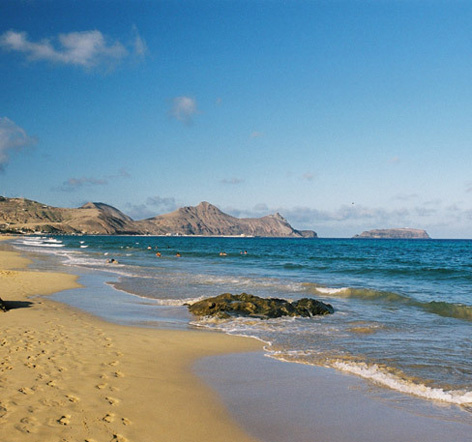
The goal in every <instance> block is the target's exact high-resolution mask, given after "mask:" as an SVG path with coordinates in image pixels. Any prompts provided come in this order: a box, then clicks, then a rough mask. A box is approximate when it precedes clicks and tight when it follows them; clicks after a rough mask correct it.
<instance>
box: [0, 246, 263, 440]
mask: <svg viewBox="0 0 472 442" xmlns="http://www.w3.org/2000/svg"><path fill="white" fill-rule="evenodd" d="M29 262H30V261H29V260H28V259H27V258H25V257H24V256H23V254H22V253H19V252H16V251H5V250H3V251H0V296H1V298H2V299H3V301H6V302H7V303H8V304H9V306H10V307H11V310H9V311H8V312H7V313H0V319H1V329H2V336H1V338H0V356H1V358H0V360H1V361H2V362H1V363H0V392H1V394H0V439H1V440H8V441H9V442H16V441H18V442H20V441H21V442H23V441H28V440H30V441H35V442H37V441H38V440H52V439H55V440H56V439H57V440H64V441H79V440H84V441H85V440H86V441H89V442H93V441H95V442H98V441H109V440H110V441H111V440H114V441H119V442H126V441H129V442H135V441H139V442H148V441H149V442H156V441H159V440H162V441H167V440H178V441H179V442H185V441H189V442H190V441H192V442H196V441H201V442H210V441H215V442H220V441H221V440H225V441H234V442H256V441H257V439H254V438H252V437H251V436H250V435H248V434H246V433H245V432H244V431H243V429H242V428H241V427H240V426H238V425H237V424H236V423H235V421H234V419H233V417H232V416H231V415H230V413H229V412H228V411H227V409H226V406H225V405H224V404H223V402H222V401H221V400H220V398H219V396H218V394H216V393H215V392H213V391H212V390H211V388H209V387H207V386H206V385H205V383H204V382H203V381H202V380H201V379H200V378H199V377H197V376H196V375H195V374H194V373H193V372H192V365H193V363H194V362H195V361H196V360H198V359H200V358H202V357H206V356H212V355H219V354H228V353H233V352H235V353H236V352H257V351H261V349H262V345H261V343H259V342H257V341H255V340H249V339H246V338H240V337H232V336H227V335H224V334H218V333H211V332H204V331H174V330H156V329H147V328H140V327H133V326H122V325H117V324H113V323H109V322H106V321H104V320H102V319H99V318H96V317H94V316H92V315H90V314H88V313H86V312H83V311H80V310H78V309H76V308H73V307H69V306H67V305H65V304H62V303H60V302H55V301H53V300H50V299H48V298H47V297H45V296H44V295H48V294H52V293H55V292H58V291H63V290H68V289H73V288H77V287H79V284H78V283H77V277H76V276H74V275H70V274H67V273H49V272H42V271H39V272H38V271H31V270H28V269H27V265H28V263H29ZM84 290H87V288H84Z"/></svg>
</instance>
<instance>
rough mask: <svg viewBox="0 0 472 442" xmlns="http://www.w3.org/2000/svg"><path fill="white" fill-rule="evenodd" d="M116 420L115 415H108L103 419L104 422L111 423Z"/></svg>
mask: <svg viewBox="0 0 472 442" xmlns="http://www.w3.org/2000/svg"><path fill="white" fill-rule="evenodd" d="M114 420H115V415H114V414H113V413H107V414H106V415H105V416H104V417H103V418H102V421H105V422H108V423H111V422H113V421H114Z"/></svg>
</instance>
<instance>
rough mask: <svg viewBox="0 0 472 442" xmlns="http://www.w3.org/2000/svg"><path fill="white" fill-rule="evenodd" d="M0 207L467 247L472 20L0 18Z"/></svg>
mask: <svg viewBox="0 0 472 442" xmlns="http://www.w3.org/2000/svg"><path fill="white" fill-rule="evenodd" d="M0 79H1V81H0V194H1V195H5V196H8V197H25V198H29V199H34V200H37V201H40V202H43V203H47V204H51V205H56V206H65V207H77V206H79V205H81V204H83V203H84V202H86V201H102V202H106V203H108V204H111V205H113V206H115V207H117V208H119V209H120V210H122V211H124V212H125V213H127V214H129V215H130V216H132V217H133V218H135V219H140V218H144V217H149V216H153V215H156V214H160V213H165V212H168V211H171V210H174V209H175V208H177V207H181V206H186V205H197V204H198V203H199V202H200V201H209V202H211V203H213V204H215V205H217V206H218V207H219V208H220V209H222V210H223V211H225V212H227V213H231V214H233V215H235V216H240V217H246V216H263V215H267V214H270V213H274V212H276V211H278V212H280V213H281V214H282V215H283V216H284V217H285V218H287V220H288V221H289V222H290V223H291V224H292V225H293V226H294V227H296V228H300V229H302V228H306V229H313V230H315V231H317V232H318V234H319V235H320V236H322V237H349V236H352V235H354V234H356V233H360V232H361V231H363V230H367V229H372V228H388V227H416V228H424V229H426V230H427V231H428V232H429V233H430V235H431V236H433V237H435V238H472V173H471V166H472V148H471V140H472V124H471V117H472V87H471V86H472V2H468V1H454V0H448V1H446V0H444V1H441V0H436V1H433V0H431V1H429V0H417V1H414V0H411V1H402V0H398V1H388V0H377V1H374V0H372V1H361V0H359V1H356V0H351V1H316V0H312V1H296V0H294V1H276V0H273V1H269V0H265V1H257V0H253V1H232V0H220V1H204V0H200V1H185V0H183V1H182V0H179V1H177V0H176V1H140V2H135V1H131V0H129V1H100V0H96V1H86V0H85V1H84V0H81V1H54V0H50V1H48V0H44V1H39V0H28V1H26V0H25V1H17V0H14V1H10V0H2V1H1V2H0Z"/></svg>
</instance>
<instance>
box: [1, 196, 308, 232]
mask: <svg viewBox="0 0 472 442" xmlns="http://www.w3.org/2000/svg"><path fill="white" fill-rule="evenodd" d="M0 232H3V233H19V234H32V233H35V234H56V235H60V234H66V235H71V234H72V235H73V234H81V235H169V236H171V235H198V236H248V237H251V236H257V237H288V238H317V234H316V232H314V231H312V230H296V229H294V228H293V227H292V226H291V225H290V224H289V223H288V222H287V220H286V219H284V218H283V217H282V215H280V214H279V213H275V214H273V215H268V216H264V217H262V218H235V217H233V216H231V215H228V214H226V213H223V212H222V211H221V210H219V209H218V208H217V207H216V206H213V205H212V204H210V203H208V202H202V203H200V204H199V205H198V206H196V207H182V208H180V209H177V210H176V211H174V212H172V213H168V214H165V215H158V216H155V217H153V218H149V219H145V220H140V221H134V220H133V219H132V218H130V217H129V216H127V215H125V214H124V213H122V212H120V211H119V210H118V209H116V208H115V207H112V206H110V205H108V204H104V203H92V202H89V203H87V204H85V205H83V206H81V207H79V208H76V209H69V208H60V207H53V206H48V205H46V204H42V203H39V202H36V201H32V200H28V199H25V198H6V197H2V196H0Z"/></svg>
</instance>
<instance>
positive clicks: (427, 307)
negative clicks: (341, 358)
mask: <svg viewBox="0 0 472 442" xmlns="http://www.w3.org/2000/svg"><path fill="white" fill-rule="evenodd" d="M302 286H303V288H304V290H305V291H306V292H309V293H312V294H318V295H328V296H336V297H340V298H356V299H362V300H365V301H380V302H385V303H393V304H402V305H406V306H411V307H416V308H419V309H421V310H423V311H426V312H429V313H433V314H436V315H439V316H445V317H448V318H456V319H463V320H466V321H472V306H470V305H466V304H457V303H449V302H445V301H430V302H424V301H418V300H416V299H412V298H410V297H408V296H405V295H401V294H399V293H395V292H387V291H381V290H373V289H357V288H349V287H343V288H329V287H322V286H319V285H318V284H314V283H304V284H302Z"/></svg>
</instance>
